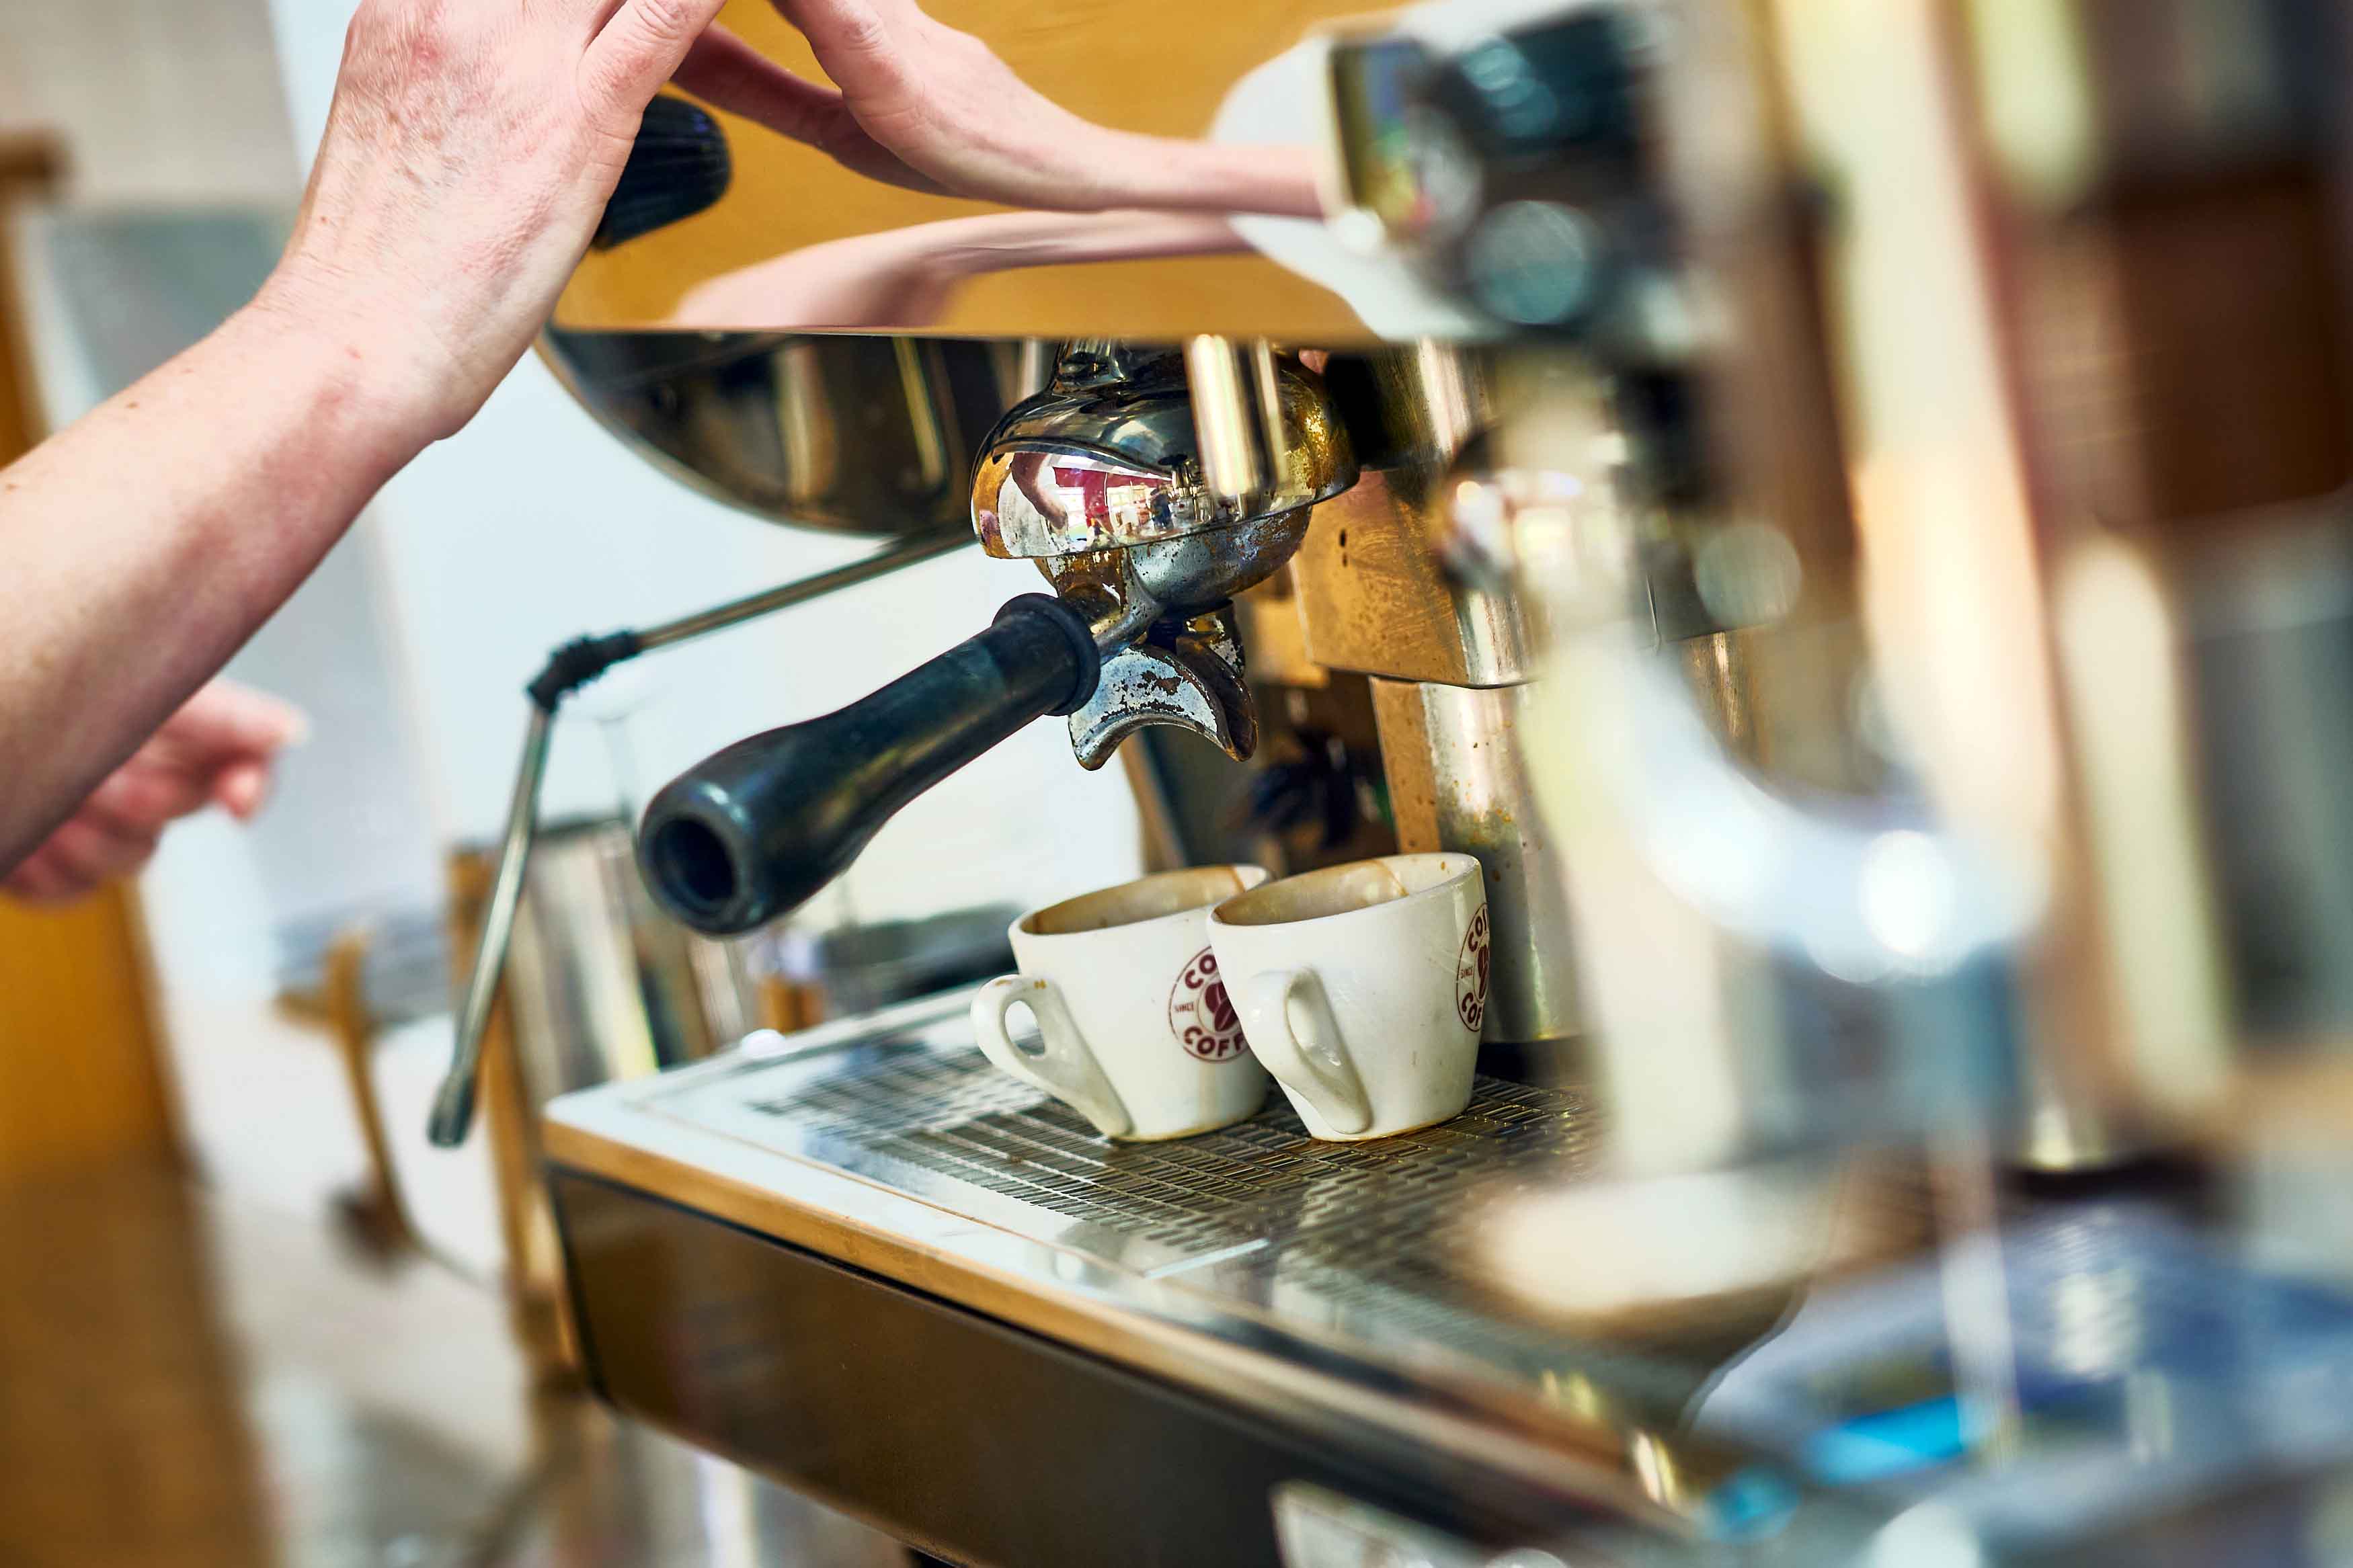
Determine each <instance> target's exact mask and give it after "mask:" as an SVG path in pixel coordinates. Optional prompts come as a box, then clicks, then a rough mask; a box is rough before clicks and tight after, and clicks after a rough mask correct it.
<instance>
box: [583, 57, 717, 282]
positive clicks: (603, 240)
mask: <svg viewBox="0 0 2353 1568" xmlns="http://www.w3.org/2000/svg"><path fill="white" fill-rule="evenodd" d="M734 177H735V163H734V159H733V155H732V154H731V153H729V152H728V150H727V132H724V131H723V130H721V129H720V126H719V121H717V120H716V119H715V118H713V117H712V114H711V112H710V111H709V110H705V109H704V108H702V106H701V105H700V104H695V103H690V102H688V101H687V100H685V99H682V98H672V97H670V95H669V94H667V93H665V94H663V95H662V96H661V97H659V98H657V99H655V100H653V102H651V103H649V104H648V105H647V106H646V118H645V121H644V123H643V124H641V125H640V126H639V127H638V139H637V141H636V142H634V143H632V144H631V146H630V148H629V158H628V163H626V164H624V165H623V166H622V169H621V177H620V181H619V183H618V184H616V185H615V186H614V187H613V195H612V197H611V199H609V200H608V201H607V203H606V204H605V216H604V220H603V221H602V222H601V223H599V224H598V225H597V226H596V237H595V239H593V240H592V241H590V243H591V244H592V245H593V246H594V247H596V249H598V250H610V249H612V248H613V247H615V246H617V245H627V244H628V242H629V241H631V240H633V239H639V238H642V237H645V236H647V235H649V234H651V233H653V232H654V231H655V230H657V229H663V228H668V227H669V226H670V225H672V224H674V223H684V222H685V221H686V220H687V219H688V218H691V217H693V216H697V215H699V214H702V213H705V212H708V211H710V210H711V209H712V207H714V206H717V205H719V200H720V198H721V197H722V196H724V195H726V194H727V187H728V185H729V184H732V183H733V180H734Z"/></svg>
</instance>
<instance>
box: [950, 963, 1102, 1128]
mask: <svg viewBox="0 0 2353 1568" xmlns="http://www.w3.org/2000/svg"><path fill="white" fill-rule="evenodd" d="M1016 1002H1021V1003H1026V1004H1028V1005H1029V1011H1030V1012H1031V1013H1033V1014H1035V1015H1036V1016H1037V1019H1038V1028H1039V1032H1040V1033H1041V1034H1043V1035H1044V1037H1045V1043H1046V1048H1045V1049H1044V1050H1043V1051H1041V1052H1039V1053H1038V1054H1037V1055H1036V1056H1032V1055H1030V1054H1029V1052H1028V1051H1025V1050H1023V1049H1022V1048H1021V1047H1019V1046H1017V1045H1015V1044H1014V1043H1013V1037H1012V1035H1011V1034H1009V1033H1008V1032H1007V1030H1006V1027H1005V1015H1006V1012H1007V1011H1008V1009H1009V1008H1011V1007H1012V1005H1014V1004H1015V1003H1016ZM972 1026H973V1032H974V1033H975V1034H976V1035H978V1036H979V1037H980V1050H981V1054H982V1055H983V1056H985V1057H987V1058H988V1059H989V1060H990V1061H992V1062H994V1063H996V1064H997V1067H999V1068H1003V1069H1004V1070H1005V1071H1007V1072H1008V1073H1011V1074H1012V1075H1013V1076H1014V1077H1015V1078H1018V1079H1020V1080H1021V1081H1022V1082H1024V1083H1026V1084H1028V1085H1029V1086H1030V1087H1031V1088H1032V1089H1043V1090H1045V1091H1046V1092H1047V1093H1048V1094H1050V1095H1052V1096H1053V1097H1054V1098H1055V1099H1056V1100H1060V1101H1061V1102H1062V1103H1063V1104H1065V1105H1067V1106H1069V1107H1070V1108H1071V1110H1075V1111H1077V1112H1078V1113H1079V1114H1080V1115H1082V1116H1083V1117H1085V1118H1086V1119H1087V1120H1088V1121H1092V1122H1093V1123H1094V1124H1095V1128H1096V1130H1097V1131H1100V1132H1101V1133H1102V1134H1103V1136H1104V1137H1106V1138H1124V1137H1126V1136H1127V1135H1128V1134H1129V1133H1130V1132H1133V1131H1135V1119H1134V1117H1132V1116H1130V1115H1129V1114H1128V1113H1127V1107H1126V1105H1124V1103H1122V1101H1121V1100H1120V1098H1119V1091H1118V1090H1117V1089H1113V1088H1112V1086H1111V1080H1110V1079H1107V1078H1105V1077H1104V1076H1103V1068H1102V1067H1101V1066H1099V1065H1098V1064H1097V1063H1096V1061H1095V1054H1094V1052H1093V1051H1092V1049H1090V1048H1089V1047H1088V1046H1087V1042H1086V1037H1084V1036H1082V1035H1081V1034H1080V1033H1079V1026H1078V1022H1077V1020H1075V1019H1073V1018H1072V1017H1071V1007H1070V1004H1069V1003H1067V1002H1065V1001H1063V1000H1062V994H1061V992H1060V991H1058V990H1056V989H1055V987H1054V983H1053V982H1052V981H1050V980H1032V979H1030V978H1029V976H1028V975H1026V974H1008V975H1004V976H1002V977H1000V978H998V979H996V980H992V981H990V982H989V983H988V984H986V985H984V986H982V987H981V988H980V992H979V994H977V995H976V996H974V997H973V999H972Z"/></svg>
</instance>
